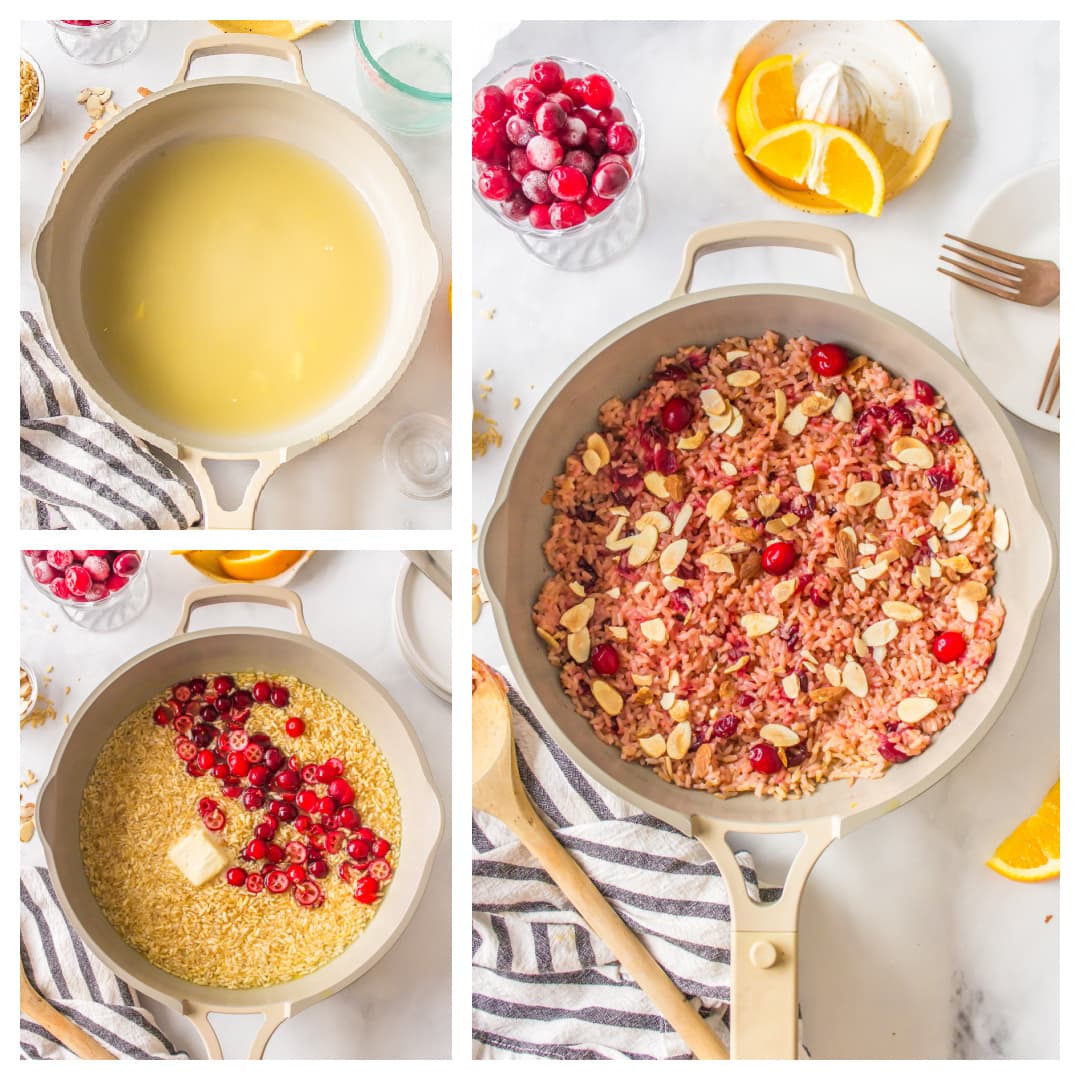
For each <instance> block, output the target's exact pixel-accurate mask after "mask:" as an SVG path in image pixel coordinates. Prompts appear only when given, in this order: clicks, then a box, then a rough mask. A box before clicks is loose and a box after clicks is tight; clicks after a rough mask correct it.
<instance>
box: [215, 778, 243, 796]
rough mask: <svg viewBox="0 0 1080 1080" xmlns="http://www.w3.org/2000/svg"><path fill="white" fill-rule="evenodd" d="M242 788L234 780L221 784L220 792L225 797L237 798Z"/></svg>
mask: <svg viewBox="0 0 1080 1080" xmlns="http://www.w3.org/2000/svg"><path fill="white" fill-rule="evenodd" d="M243 790H244V788H243V786H242V785H240V784H237V783H236V782H234V781H230V782H229V783H227V784H222V785H221V794H222V795H224V796H225V798H227V799H239V798H240V796H241V794H242V793H243Z"/></svg>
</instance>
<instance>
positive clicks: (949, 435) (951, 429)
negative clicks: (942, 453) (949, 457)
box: [937, 424, 960, 446]
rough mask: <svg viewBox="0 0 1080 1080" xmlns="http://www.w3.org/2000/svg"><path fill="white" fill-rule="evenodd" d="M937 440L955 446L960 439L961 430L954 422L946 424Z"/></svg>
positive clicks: (938, 434)
mask: <svg viewBox="0 0 1080 1080" xmlns="http://www.w3.org/2000/svg"><path fill="white" fill-rule="evenodd" d="M937 440H938V442H940V443H944V444H945V445H946V446H955V445H956V444H957V443H958V442H959V441H960V432H959V431H957V430H956V427H955V426H954V425H953V424H946V425H945V426H944V427H943V428H942V429H941V430H940V431H939V432H938V433H937Z"/></svg>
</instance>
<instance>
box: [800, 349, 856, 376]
mask: <svg viewBox="0 0 1080 1080" xmlns="http://www.w3.org/2000/svg"><path fill="white" fill-rule="evenodd" d="M850 361H851V357H850V356H849V355H848V351H847V349H845V348H844V347H843V346H842V345H818V346H817V348H815V349H814V351H813V352H811V353H810V367H811V368H813V370H814V371H816V372H817V373H818V374H819V375H824V376H825V378H827V379H831V378H835V377H836V376H837V375H843V374H844V372H845V371H847V366H848V364H849V363H850Z"/></svg>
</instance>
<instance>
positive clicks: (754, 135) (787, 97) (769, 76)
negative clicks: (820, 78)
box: [735, 56, 796, 149]
mask: <svg viewBox="0 0 1080 1080" xmlns="http://www.w3.org/2000/svg"><path fill="white" fill-rule="evenodd" d="M795 119H796V114H795V80H794V79H793V77H792V74H791V57H790V56H770V57H769V58H768V59H767V60H762V61H761V63H760V64H758V65H757V67H755V68H754V70H753V71H751V72H750V74H749V75H747V77H746V81H745V82H744V83H743V84H742V87H741V89H740V90H739V100H738V101H737V102H736V104H735V127H736V129H737V131H738V132H739V138H740V139H741V140H742V144H743V147H744V148H745V149H749V148H750V147H751V146H753V145H754V144H755V143H756V142H759V141H760V140H761V139H762V138H763V136H764V135H765V133H766V132H767V131H769V130H771V129H772V128H776V127H780V126H781V125H782V124H790V123H791V122H792V121H793V120H795Z"/></svg>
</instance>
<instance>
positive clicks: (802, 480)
mask: <svg viewBox="0 0 1080 1080" xmlns="http://www.w3.org/2000/svg"><path fill="white" fill-rule="evenodd" d="M795 479H796V480H797V481H798V484H799V488H800V489H801V490H802V491H813V490H814V481H815V480H816V479H817V472H816V471H815V469H814V466H813V465H812V464H809V463H808V464H806V465H800V466H799V467H798V468H797V469H796V470H795Z"/></svg>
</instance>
